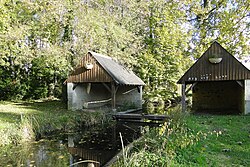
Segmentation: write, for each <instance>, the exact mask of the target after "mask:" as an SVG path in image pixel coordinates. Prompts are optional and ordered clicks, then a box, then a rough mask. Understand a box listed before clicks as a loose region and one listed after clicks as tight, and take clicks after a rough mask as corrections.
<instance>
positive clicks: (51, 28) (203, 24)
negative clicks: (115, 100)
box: [0, 0, 250, 101]
mask: <svg viewBox="0 0 250 167" xmlns="http://www.w3.org/2000/svg"><path fill="white" fill-rule="evenodd" d="M0 6H1V10H0V34H1V38H0V95H1V96H0V99H30V98H35V99H38V98H43V97H49V96H56V97H58V96H60V94H61V86H62V82H63V81H64V80H65V79H66V78H67V75H68V74H69V73H70V71H71V70H72V68H73V67H74V66H75V65H76V63H77V62H78V60H79V59H80V58H81V57H82V56H83V55H85V54H86V52H87V51H88V50H92V51H96V52H100V53H102V54H107V55H109V56H112V57H114V58H116V59H119V61H121V63H122V64H124V65H125V66H127V67H129V68H130V69H132V70H134V71H135V72H136V74H138V75H139V76H140V77H141V78H142V79H143V81H144V82H145V83H146V84H147V85H146V86H145V89H144V97H145V99H147V100H152V99H153V101H159V100H161V99H163V100H164V101H166V100H169V99H175V98H176V97H177V93H176V92H177V91H176V90H177V86H176V81H177V80H178V79H179V77H180V76H181V75H183V73H184V71H186V69H187V68H188V67H190V64H191V63H192V60H194V59H196V58H198V57H199V56H200V55H201V54H202V53H203V51H204V50H205V49H207V47H208V46H209V44H210V43H211V41H213V40H218V42H220V43H221V44H222V45H223V46H224V47H225V48H226V49H228V50H229V51H230V52H231V53H232V54H235V55H236V56H237V57H239V58H242V59H243V58H245V57H247V56H248V55H249V35H250V34H249V32H250V31H249V19H248V18H249V1H248V0H243V1H236V0H233V1H221V0H213V1H205V0H204V1H195V0H183V1H178V0H168V1H165V0H156V1H153V0H150V1H128V0H123V1H103V0H94V1H82V0H76V1H71V0H54V1H50V0H42V1H38V0H34V1H30V0H22V1H19V0H2V1H1V2H0Z"/></svg>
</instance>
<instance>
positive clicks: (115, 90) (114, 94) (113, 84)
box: [111, 82, 118, 111]
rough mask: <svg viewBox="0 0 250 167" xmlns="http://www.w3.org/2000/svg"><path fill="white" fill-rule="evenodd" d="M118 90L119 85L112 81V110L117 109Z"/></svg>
mask: <svg viewBox="0 0 250 167" xmlns="http://www.w3.org/2000/svg"><path fill="white" fill-rule="evenodd" d="M117 90H118V86H116V85H115V83H114V82H111V99H112V100H111V104H112V110H114V111H115V110H116V92H117Z"/></svg>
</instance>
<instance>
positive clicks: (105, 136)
mask: <svg viewBox="0 0 250 167" xmlns="http://www.w3.org/2000/svg"><path fill="white" fill-rule="evenodd" d="M120 133H121V135H122V139H123V142H124V144H125V145H127V144H128V143H130V142H132V141H133V140H134V139H136V138H138V137H139V136H140V127H139V126H137V125H133V124H126V123H119V124H116V125H114V126H110V127H109V128H91V129H87V130H86V129H85V130H84V131H82V132H77V133H72V134H60V135H54V136H50V137H48V138H47V139H42V140H39V141H36V142H26V143H24V144H22V145H18V146H9V147H4V148H1V150H0V166H4V167H8V166H9V167H12V166H13V167H16V166H17V167H19V166H20V167H21V166H24V167H35V166H36V167H50V166H51V167H69V166H74V167H82V166H87V165H88V163H87V162H89V161H90V160H91V161H93V164H95V166H103V165H105V164H106V163H107V162H108V161H109V160H110V159H112V158H113V157H114V156H115V155H116V154H117V153H118V152H119V151H120V150H121V139H120V137H119V134H120Z"/></svg>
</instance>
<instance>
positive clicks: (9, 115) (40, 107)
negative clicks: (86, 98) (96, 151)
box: [0, 100, 110, 146]
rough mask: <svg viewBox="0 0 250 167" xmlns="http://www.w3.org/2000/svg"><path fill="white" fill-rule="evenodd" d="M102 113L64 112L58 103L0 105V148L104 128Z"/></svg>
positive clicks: (8, 103) (9, 103)
mask: <svg viewBox="0 0 250 167" xmlns="http://www.w3.org/2000/svg"><path fill="white" fill-rule="evenodd" d="M109 119H110V118H109V117H108V116H107V113H106V111H101V110H100V111H97V112H83V111H68V110H67V109H66V105H65V104H64V103H62V102H60V101H58V100H54V101H42V100H40V101H39V100H37V101H32V102H23V101H21V102H10V101H0V136H1V138H0V146H3V145H8V144H18V143H20V142H22V141H27V140H30V139H31V140H34V139H35V138H38V137H39V138H40V137H43V136H46V135H48V134H53V133H54V132H61V133H65V132H72V131H76V130H80V129H81V128H83V127H88V126H93V125H96V124H101V125H102V124H105V123H107V122H108V121H109Z"/></svg>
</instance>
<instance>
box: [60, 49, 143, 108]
mask: <svg viewBox="0 0 250 167" xmlns="http://www.w3.org/2000/svg"><path fill="white" fill-rule="evenodd" d="M65 83H67V101H68V102H67V103H68V109H69V110H81V109H83V108H95V107H101V106H103V105H108V106H111V107H112V109H117V107H123V108H124V107H125V108H126V107H130V108H131V107H133V108H141V107H142V86H143V85H145V84H144V82H143V81H142V80H141V79H140V78H139V77H137V76H136V75H135V74H134V73H133V72H132V71H129V70H127V69H126V68H124V67H123V66H122V65H120V64H119V63H118V62H116V61H114V60H113V59H112V58H111V57H108V56H105V55H101V54H98V53H95V52H88V53H87V54H86V55H85V56H84V57H83V58H82V60H80V62H79V64H78V66H77V67H76V68H75V69H74V71H73V72H72V74H71V75H70V76H69V77H68V79H67V80H66V81H65Z"/></svg>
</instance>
